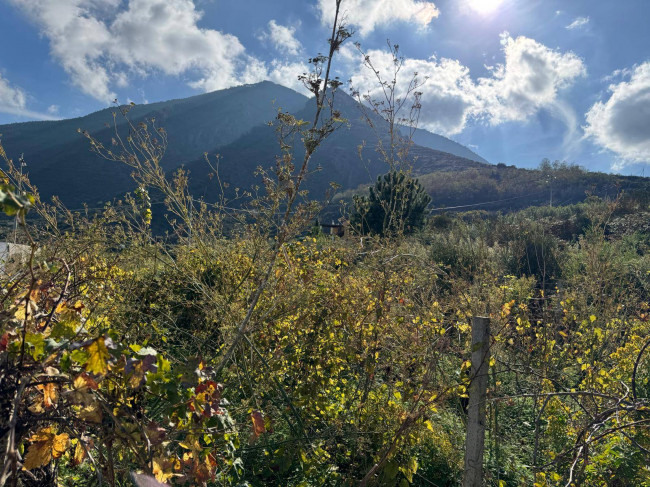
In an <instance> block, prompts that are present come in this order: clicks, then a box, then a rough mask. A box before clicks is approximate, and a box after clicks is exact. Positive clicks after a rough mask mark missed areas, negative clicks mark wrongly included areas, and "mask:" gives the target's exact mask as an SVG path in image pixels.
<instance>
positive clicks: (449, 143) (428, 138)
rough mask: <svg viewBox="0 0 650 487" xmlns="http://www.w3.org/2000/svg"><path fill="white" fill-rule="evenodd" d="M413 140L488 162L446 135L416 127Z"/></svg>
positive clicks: (471, 158)
mask: <svg viewBox="0 0 650 487" xmlns="http://www.w3.org/2000/svg"><path fill="white" fill-rule="evenodd" d="M403 130H404V129H403ZM406 130H408V129H406ZM413 142H415V143H416V144H417V145H421V146H423V147H428V148H429V149H434V150H438V151H441V152H448V153H450V154H454V155H456V156H458V157H464V158H465V159H469V160H470V161H476V162H482V163H484V164H489V162H488V161H487V160H485V159H483V158H482V157H481V156H479V155H478V154H476V153H475V152H473V151H471V150H470V149H468V148H467V147H465V146H464V145H461V144H459V143H458V142H454V141H453V140H451V139H448V138H447V137H443V136H442V135H438V134H434V133H431V132H429V131H428V130H424V129H416V130H415V132H414V133H413Z"/></svg>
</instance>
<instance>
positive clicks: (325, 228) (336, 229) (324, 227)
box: [319, 221, 345, 237]
mask: <svg viewBox="0 0 650 487" xmlns="http://www.w3.org/2000/svg"><path fill="white" fill-rule="evenodd" d="M319 225H320V228H321V231H322V232H323V233H324V234H325V235H335V236H337V237H343V236H344V235H345V226H344V225H343V224H342V223H334V221H332V223H331V224H327V223H319Z"/></svg>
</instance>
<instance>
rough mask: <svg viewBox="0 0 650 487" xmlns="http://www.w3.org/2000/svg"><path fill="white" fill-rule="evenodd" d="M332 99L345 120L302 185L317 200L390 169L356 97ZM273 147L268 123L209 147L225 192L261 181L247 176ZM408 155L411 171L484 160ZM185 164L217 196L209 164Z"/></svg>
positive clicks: (205, 193) (310, 106)
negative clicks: (334, 188) (217, 159)
mask: <svg viewBox="0 0 650 487" xmlns="http://www.w3.org/2000/svg"><path fill="white" fill-rule="evenodd" d="M334 104H335V107H336V109H337V110H338V111H339V112H340V115H341V118H343V119H345V120H346V123H344V124H342V125H341V126H340V127H339V128H338V130H337V131H336V132H335V133H334V134H332V135H331V136H330V137H329V138H328V139H327V140H325V142H324V143H323V144H322V145H321V146H320V147H319V148H318V149H317V151H316V152H315V153H314V155H313V157H312V160H311V163H310V164H311V166H310V167H311V168H312V169H313V170H314V169H319V170H317V171H315V172H313V173H312V174H310V177H309V178H308V179H307V180H306V185H305V188H306V189H309V190H310V191H311V193H312V197H313V198H316V199H321V198H322V197H324V196H325V194H326V193H327V192H328V190H329V189H330V188H331V184H330V183H332V182H334V183H337V184H338V185H340V186H341V187H342V188H343V189H350V188H356V187H358V186H360V185H363V184H369V183H371V182H373V181H375V180H376V178H377V176H378V175H380V174H384V173H385V172H387V171H388V169H389V167H388V165H387V164H386V163H385V162H384V161H383V160H382V158H381V155H380V154H379V153H378V152H377V150H376V149H375V147H376V145H377V140H376V138H377V136H376V133H375V131H373V130H372V129H371V128H370V127H369V125H368V123H367V121H366V120H365V118H364V117H363V115H362V113H361V111H360V110H359V108H358V104H357V102H356V101H355V100H354V99H353V98H352V97H350V96H349V95H347V94H346V93H344V92H342V91H339V92H337V93H336V95H335V102H334ZM314 111H315V106H314V101H313V100H308V101H307V102H306V104H305V106H304V107H303V108H302V109H301V110H299V111H297V112H295V113H294V115H295V116H296V117H297V118H299V119H302V120H306V121H311V120H313V118H314V113H315V112H314ZM373 124H374V126H375V127H376V128H377V132H378V133H388V130H387V128H386V127H384V126H383V125H385V122H383V121H382V120H381V119H379V118H378V117H373ZM384 142H386V141H384ZM361 144H365V148H364V149H363V150H362V151H361V153H359V146H360V145H361ZM292 145H293V147H294V157H295V160H296V161H301V160H302V157H303V156H304V150H303V148H302V144H301V142H300V141H299V140H295V141H293V144H292ZM278 152H279V144H278V140H277V136H276V133H275V130H274V129H273V128H272V127H268V126H258V127H255V128H254V129H253V130H252V131H251V132H249V133H247V134H246V135H245V136H242V137H240V138H239V139H238V140H236V141H234V142H232V143H231V144H228V145H226V146H223V147H220V148H218V150H215V151H211V154H216V153H218V154H219V156H220V163H219V177H220V179H221V180H222V181H228V182H229V184H230V189H231V191H230V193H229V194H227V196H233V195H234V188H240V189H249V188H250V186H251V184H253V183H255V182H257V184H259V183H260V181H261V180H259V179H257V180H256V179H251V175H252V174H253V173H254V172H255V170H256V168H257V167H259V166H261V167H263V168H265V169H266V168H270V167H272V166H273V165H274V164H275V155H276V154H278ZM410 154H411V156H413V157H412V159H413V160H414V161H415V162H414V165H413V170H414V172H415V174H426V173H429V172H435V171H445V170H446V171H450V170H451V171H462V170H466V169H470V168H477V167H480V166H482V165H483V164H482V163H479V162H476V161H472V160H470V159H465V158H462V157H458V156H456V155H454V154H450V153H446V152H441V151H437V150H433V149H430V148H428V147H422V146H417V145H415V146H413V147H412V148H411V152H410ZM298 163H299V162H298ZM186 167H187V169H188V170H189V171H190V176H191V177H190V180H191V189H192V192H193V193H194V194H196V195H200V196H202V197H204V198H206V199H207V200H208V201H213V200H215V199H216V198H217V196H218V194H217V188H216V185H215V184H214V181H212V180H211V178H209V177H208V175H209V173H210V172H211V169H210V168H209V167H208V166H207V165H206V163H205V161H204V160H203V159H199V160H197V161H194V162H193V163H189V164H188V165H187V166H186Z"/></svg>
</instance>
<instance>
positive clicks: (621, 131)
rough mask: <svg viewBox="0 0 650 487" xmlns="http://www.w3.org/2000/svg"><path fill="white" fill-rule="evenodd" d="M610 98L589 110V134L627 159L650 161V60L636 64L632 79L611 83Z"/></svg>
mask: <svg viewBox="0 0 650 487" xmlns="http://www.w3.org/2000/svg"><path fill="white" fill-rule="evenodd" d="M609 91H610V93H611V95H610V97H609V99H608V100H607V101H604V102H602V101H601V102H598V103H596V104H594V105H593V106H592V107H591V109H590V110H589V111H588V112H587V114H586V118H587V126H586V127H585V134H586V136H587V137H591V138H592V139H593V140H594V141H595V142H596V143H597V144H598V145H599V146H600V147H602V148H604V149H607V150H610V151H612V152H614V153H616V154H617V155H618V156H620V157H621V158H622V162H621V164H619V166H620V165H624V164H625V163H627V162H650V132H649V131H648V127H650V62H646V63H644V64H641V65H639V66H637V67H635V68H634V70H633V71H632V74H631V77H630V79H629V81H622V82H620V83H618V84H613V85H611V86H610V87H609Z"/></svg>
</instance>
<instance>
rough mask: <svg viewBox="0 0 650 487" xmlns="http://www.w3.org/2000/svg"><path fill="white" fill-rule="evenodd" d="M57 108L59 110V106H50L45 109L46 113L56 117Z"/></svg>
mask: <svg viewBox="0 0 650 487" xmlns="http://www.w3.org/2000/svg"><path fill="white" fill-rule="evenodd" d="M59 108H60V107H59V105H50V106H49V107H47V113H49V114H50V115H56V114H57V113H59Z"/></svg>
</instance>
